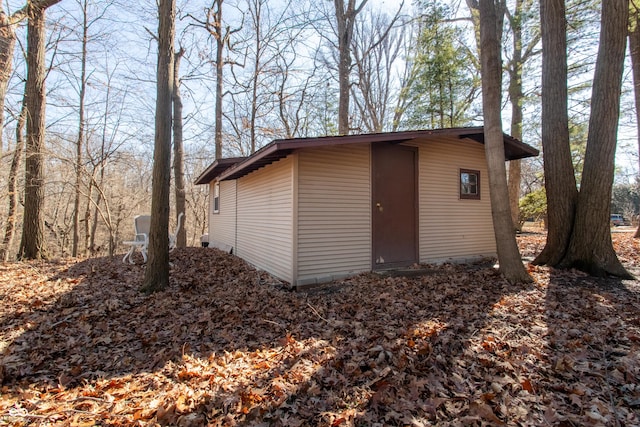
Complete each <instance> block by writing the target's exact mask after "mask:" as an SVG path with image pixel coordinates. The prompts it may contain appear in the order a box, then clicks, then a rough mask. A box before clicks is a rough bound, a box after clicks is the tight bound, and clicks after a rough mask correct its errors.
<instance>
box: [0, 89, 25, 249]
mask: <svg viewBox="0 0 640 427" xmlns="http://www.w3.org/2000/svg"><path fill="white" fill-rule="evenodd" d="M26 121H27V107H26V104H25V99H24V98H23V99H22V109H21V110H20V116H18V124H17V126H16V149H15V151H14V152H13V158H12V159H11V166H10V168H9V177H8V181H9V182H8V185H7V190H8V193H9V194H8V195H9V208H8V210H7V224H6V227H5V231H4V238H3V239H2V247H1V248H0V261H7V260H8V259H9V251H10V250H11V244H12V243H13V236H14V234H15V227H16V216H17V206H18V203H17V197H16V196H17V194H16V193H17V186H16V182H17V180H18V169H20V160H21V159H22V152H23V148H24V126H25V124H26Z"/></svg>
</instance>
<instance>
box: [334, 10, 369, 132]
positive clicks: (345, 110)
mask: <svg viewBox="0 0 640 427" xmlns="http://www.w3.org/2000/svg"><path fill="white" fill-rule="evenodd" d="M367 1H368V0H361V1H360V4H359V5H358V6H356V1H355V0H348V3H347V8H346V10H345V7H344V0H334V5H335V12H336V24H337V28H338V85H339V95H338V134H339V135H347V134H348V133H349V86H350V85H351V80H350V79H349V75H350V74H351V38H352V37H353V26H354V24H355V21H356V16H357V15H358V13H360V11H361V10H362V8H363V7H364V5H365V4H366V3H367Z"/></svg>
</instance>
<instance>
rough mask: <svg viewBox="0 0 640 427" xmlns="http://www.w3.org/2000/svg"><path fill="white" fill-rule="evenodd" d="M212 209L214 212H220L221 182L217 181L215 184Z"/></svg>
mask: <svg viewBox="0 0 640 427" xmlns="http://www.w3.org/2000/svg"><path fill="white" fill-rule="evenodd" d="M212 210H213V213H214V214H219V213H220V182H216V183H215V184H214V185H213V206H212Z"/></svg>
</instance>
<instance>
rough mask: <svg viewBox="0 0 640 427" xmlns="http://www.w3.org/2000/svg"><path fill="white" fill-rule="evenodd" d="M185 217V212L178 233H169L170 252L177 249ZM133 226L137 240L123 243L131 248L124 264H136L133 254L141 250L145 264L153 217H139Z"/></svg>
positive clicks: (178, 226)
mask: <svg viewBox="0 0 640 427" xmlns="http://www.w3.org/2000/svg"><path fill="white" fill-rule="evenodd" d="M183 216H184V212H180V215H178V225H177V227H176V231H175V232H174V233H173V234H171V233H169V252H171V251H172V250H174V249H175V248H176V243H177V237H178V232H179V231H180V227H181V226H182V217H183ZM133 224H134V228H135V232H136V237H135V240H128V241H125V242H122V244H124V245H128V246H131V247H130V248H129V252H127V253H126V254H125V256H124V258H122V262H127V259H128V260H129V263H130V264H134V263H135V262H134V261H133V254H134V253H135V252H136V251H137V250H139V251H140V253H141V254H142V259H143V260H144V262H145V263H146V262H147V248H148V247H149V230H150V229H151V215H138V216H136V217H135V218H134V219H133Z"/></svg>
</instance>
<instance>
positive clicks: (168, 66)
mask: <svg viewBox="0 0 640 427" xmlns="http://www.w3.org/2000/svg"><path fill="white" fill-rule="evenodd" d="M175 14H176V3H175V0H160V2H159V3H158V16H159V20H160V22H159V25H158V76H157V95H156V125H155V143H154V151H153V188H152V190H151V212H153V214H152V215H151V226H150V232H149V259H148V264H147V268H146V269H145V274H144V282H143V284H142V288H141V290H142V291H143V292H155V291H160V290H162V289H164V288H166V287H167V286H168V285H169V185H170V178H171V127H172V126H171V117H172V114H171V104H172V103H171V97H172V94H173V55H174V52H173V45H174V37H175V16H176V15H175Z"/></svg>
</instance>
